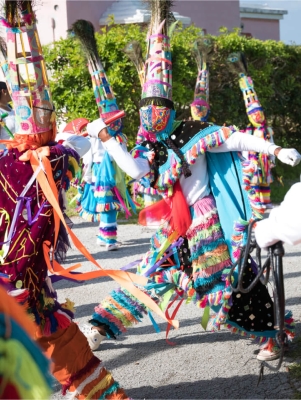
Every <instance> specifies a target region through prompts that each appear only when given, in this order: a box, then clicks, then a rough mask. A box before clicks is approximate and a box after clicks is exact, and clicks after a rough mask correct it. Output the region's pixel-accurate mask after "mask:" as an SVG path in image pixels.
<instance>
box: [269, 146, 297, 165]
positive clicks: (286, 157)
mask: <svg viewBox="0 0 301 400" xmlns="http://www.w3.org/2000/svg"><path fill="white" fill-rule="evenodd" d="M277 150H278V151H277ZM275 156H277V158H278V160H280V161H281V162H283V163H284V164H288V165H291V166H292V167H295V166H296V165H298V164H299V162H300V161H301V154H299V153H298V151H297V150H296V149H282V148H279V147H278V148H277V149H276V150H275Z"/></svg>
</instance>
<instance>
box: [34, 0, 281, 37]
mask: <svg viewBox="0 0 301 400" xmlns="http://www.w3.org/2000/svg"><path fill="white" fill-rule="evenodd" d="M173 12H174V15H175V17H176V18H177V19H178V20H180V21H181V22H182V23H183V25H184V26H188V25H190V24H194V25H196V26H198V27H200V28H202V29H204V31H205V32H207V33H210V34H213V35H217V34H218V32H219V28H220V27H221V26H225V27H227V28H228V29H229V30H231V29H233V28H241V29H242V32H243V33H246V34H250V35H251V36H253V37H256V38H258V39H261V40H267V39H273V40H279V39H280V26H279V20H280V19H282V18H283V15H285V14H287V11H285V10H275V9H267V8H264V7H262V8H260V7H259V6H258V5H254V6H251V5H250V3H246V5H244V4H240V3H239V0H229V1H227V0H217V1H209V0H207V1H206V0H194V1H193V0H175V4H174V8H173ZM110 15H114V19H115V22H116V23H118V24H129V23H138V24H145V23H148V22H149V18H150V13H149V11H148V9H147V5H146V4H145V3H144V2H143V1H142V0H111V1H103V0H92V1H90V0H84V1H82V0H81V1H77V0H43V4H42V5H40V6H39V8H38V9H37V17H38V27H39V32H40V37H41V42H42V44H47V43H51V42H53V41H55V40H59V39H60V38H61V37H62V38H65V37H66V36H67V30H68V29H69V28H70V26H71V25H72V23H73V22H75V21H76V20H77V19H87V20H89V21H91V22H92V23H93V24H94V26H95V29H96V30H98V29H99V28H100V27H101V26H104V25H106V24H107V20H108V17H109V16H110Z"/></svg>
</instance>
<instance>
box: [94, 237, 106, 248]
mask: <svg viewBox="0 0 301 400" xmlns="http://www.w3.org/2000/svg"><path fill="white" fill-rule="evenodd" d="M96 244H98V246H106V245H107V244H106V242H104V241H103V240H101V239H99V238H97V239H96Z"/></svg>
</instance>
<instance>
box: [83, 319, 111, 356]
mask: <svg viewBox="0 0 301 400" xmlns="http://www.w3.org/2000/svg"><path fill="white" fill-rule="evenodd" d="M78 327H79V330H80V331H81V332H82V333H83V334H84V335H85V336H86V338H87V340H88V343H89V346H90V349H91V350H92V351H95V350H97V349H98V347H99V345H100V343H101V342H102V341H103V340H104V339H105V338H106V337H105V336H102V335H101V334H100V333H99V332H98V330H97V329H95V327H94V326H93V325H79V326H78Z"/></svg>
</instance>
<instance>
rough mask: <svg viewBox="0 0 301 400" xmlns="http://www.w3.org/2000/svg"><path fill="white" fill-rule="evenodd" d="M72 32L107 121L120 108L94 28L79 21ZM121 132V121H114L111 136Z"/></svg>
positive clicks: (109, 129)
mask: <svg viewBox="0 0 301 400" xmlns="http://www.w3.org/2000/svg"><path fill="white" fill-rule="evenodd" d="M72 30H73V32H74V34H75V36H76V37H77V39H78V40H79V41H80V44H81V46H82V49H83V52H84V54H85V56H86V58H87V61H88V68H89V72H90V75H91V79H92V86H93V91H94V96H95V100H96V104H97V107H98V110H99V114H100V116H101V117H102V118H104V119H106V118H107V117H109V116H110V115H113V114H114V113H117V112H118V106H117V103H116V98H115V95H114V92H113V89H112V87H111V85H110V83H109V81H108V78H107V75H106V72H105V70H104V67H103V65H102V62H101V60H100V57H99V54H98V50H97V44H96V39H95V31H94V27H93V25H92V23H91V22H89V21H85V20H78V21H76V22H75V23H74V24H73V25H72ZM121 130H122V120H121V119H117V120H116V121H114V122H113V123H112V124H111V125H110V126H109V128H108V131H109V133H110V134H111V135H116V134H118V133H121Z"/></svg>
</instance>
